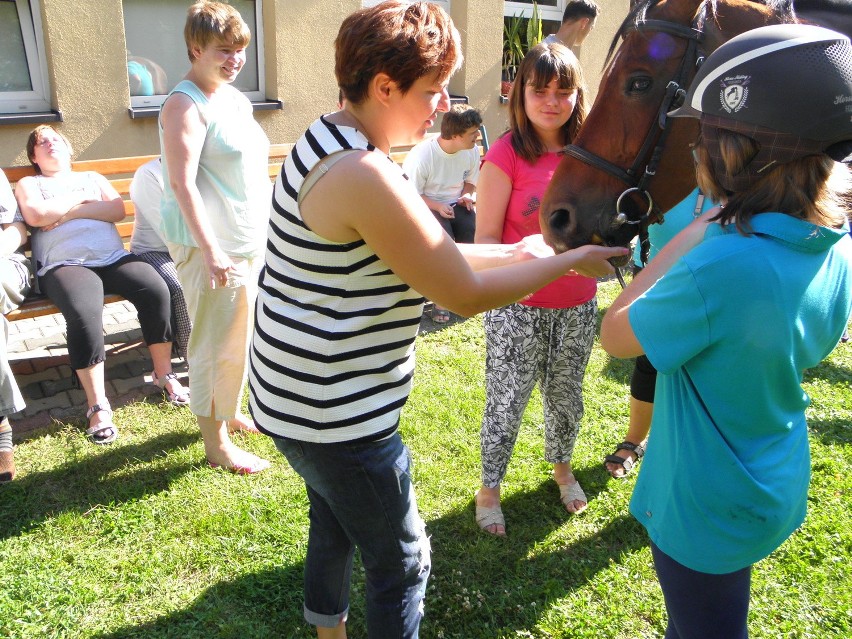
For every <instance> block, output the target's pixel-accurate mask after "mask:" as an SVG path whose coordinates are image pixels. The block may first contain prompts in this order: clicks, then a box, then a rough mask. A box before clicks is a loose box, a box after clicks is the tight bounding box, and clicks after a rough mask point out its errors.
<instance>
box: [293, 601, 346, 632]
mask: <svg viewBox="0 0 852 639" xmlns="http://www.w3.org/2000/svg"><path fill="white" fill-rule="evenodd" d="M304 609H305V621H307V622H308V623H309V624H311V625H312V626H319V627H320V628H337V626H339V625H340V624H341V623H344V622H345V621H346V619H348V618H349V607H348V606H347V608H346V610H344V611H343V612H341V613H340V614H336V615H324V614H321V613H319V612H314V611H313V610H308V607H307V606H304Z"/></svg>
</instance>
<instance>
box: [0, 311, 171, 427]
mask: <svg viewBox="0 0 852 639" xmlns="http://www.w3.org/2000/svg"><path fill="white" fill-rule="evenodd" d="M66 337H67V336H66V332H65V320H64V319H63V318H62V315H60V314H58V313H57V314H54V315H45V316H42V317H35V318H31V319H22V320H17V321H15V322H11V324H10V327H9V344H8V349H9V359H10V362H11V365H12V371H13V372H14V374H15V379H16V380H17V382H18V386H19V387H20V389H21V394H22V395H23V396H24V401H26V403H27V407H26V408H25V409H24V410H23V411H21V412H20V413H17V414H15V415H12V416H10V418H9V419H10V421H11V422H12V427H13V429H14V433H15V439H16V440H18V439H20V438H21V437H22V436H25V435H26V434H27V433H30V432H32V431H35V430H38V429H41V428H45V427H47V426H50V425H51V424H53V423H54V422H56V421H59V422H62V423H67V422H71V421H75V420H79V421H81V422H82V420H83V419H84V417H85V412H86V396H85V393H83V389H82V388H80V386H79V384H78V383H77V378H76V375H74V372H73V371H72V370H71V367H70V366H69V364H68V348H67V345H66ZM104 343H105V345H106V351H107V358H106V362H105V373H106V374H105V377H106V388H107V397H108V398H109V400H110V403H111V404H112V406H113V408H117V407H119V406H123V405H125V404H127V403H129V402H133V401H138V400H139V399H142V398H143V397H148V396H161V394H162V393H161V391H160V390H159V389H158V388H157V387H156V386H154V385H153V384H151V369H152V366H151V358H150V356H149V354H148V349H147V347H146V346H145V343H144V342H143V341H142V331H141V329H140V328H139V321H138V320H137V317H136V309H135V308H134V307H133V305H132V304H130V303H129V302H114V303H112V304H107V305H106V306H105V307H104ZM172 366H173V368H174V370H175V372H176V373H177V374H178V376H179V377H180V378H181V381H182V382H184V383H186V382H187V377H186V373H187V369H186V364H185V363H184V362H183V361H182V360H180V359H175V360H172Z"/></svg>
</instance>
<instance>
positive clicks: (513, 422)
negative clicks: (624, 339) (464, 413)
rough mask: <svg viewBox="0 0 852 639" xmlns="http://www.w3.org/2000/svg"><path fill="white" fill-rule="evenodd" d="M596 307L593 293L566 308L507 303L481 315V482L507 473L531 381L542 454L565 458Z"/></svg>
mask: <svg viewBox="0 0 852 639" xmlns="http://www.w3.org/2000/svg"><path fill="white" fill-rule="evenodd" d="M597 311H598V303H597V300H596V299H591V300H590V301H588V302H586V303H585V304H581V305H580V306H574V307H571V308H539V307H535V306H525V305H523V304H512V305H510V306H505V307H503V308H498V309H495V310H493V311H489V312H488V313H486V314H485V335H486V359H485V413H484V414H483V417H482V429H481V432H480V440H481V441H480V446H481V454H482V484H483V485H484V486H486V487H489V488H495V487H497V486H498V485H499V484H500V482H501V481H502V480H503V477H504V476H505V475H506V469H507V467H508V465H509V459H510V458H511V456H512V450H513V449H514V447H515V441H516V440H517V438H518V430H519V429H520V426H521V418H522V417H523V414H524V410H525V409H526V406H527V402H528V401H529V398H530V394H531V393H532V390H533V388H534V387H535V384H536V382H538V383H539V385H540V390H541V396H542V402H543V404H544V458H545V460H547V461H548V462H550V463H554V464H555V463H565V462H570V461H571V454H572V453H573V451H574V444H575V443H576V441H577V433H578V431H579V427H580V419H581V418H582V416H583V376H584V375H585V372H586V364H588V362H589V356H590V355H591V353H592V345H593V344H594V339H595V327H596V325H597Z"/></svg>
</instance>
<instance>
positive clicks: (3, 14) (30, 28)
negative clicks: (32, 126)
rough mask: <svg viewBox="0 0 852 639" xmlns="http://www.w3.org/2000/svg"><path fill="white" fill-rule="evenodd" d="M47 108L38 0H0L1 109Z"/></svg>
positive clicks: (19, 111) (27, 109) (47, 100)
mask: <svg viewBox="0 0 852 639" xmlns="http://www.w3.org/2000/svg"><path fill="white" fill-rule="evenodd" d="M40 111H50V100H49V95H48V87H47V65H46V64H45V57H44V41H43V39H42V29H41V11H40V8H39V5H38V0H0V113H37V112H40Z"/></svg>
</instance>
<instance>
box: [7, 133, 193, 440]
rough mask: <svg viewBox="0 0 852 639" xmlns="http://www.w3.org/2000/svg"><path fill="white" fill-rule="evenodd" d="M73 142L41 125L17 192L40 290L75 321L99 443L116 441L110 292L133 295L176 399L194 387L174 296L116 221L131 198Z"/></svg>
mask: <svg viewBox="0 0 852 639" xmlns="http://www.w3.org/2000/svg"><path fill="white" fill-rule="evenodd" d="M71 154H72V150H71V144H70V143H69V142H68V140H67V139H66V138H65V136H63V135H62V134H61V133H59V132H58V131H56V130H55V129H53V128H52V127H50V126H46V125H44V126H39V127H36V128H35V129H34V130H33V131H32V133H30V137H29V139H28V140H27V157H28V158H29V160H30V162H31V163H32V165H33V167H34V168H35V171H36V175H34V176H31V177H25V178H22V179H21V180H20V181H19V182H18V184H17V186H16V188H15V196H16V198H17V200H18V206H19V207H20V209H21V213H22V215H23V216H24V220H25V221H26V222H27V224H28V225H29V226H30V230H31V234H32V250H33V261H34V263H35V271H36V276H37V278H38V284H39V286H40V288H41V291H42V292H43V293H45V294H46V295H47V296H48V297H49V298H50V299H51V301H52V302H53V303H54V304H56V306H57V308H59V310H60V311H61V312H62V315H63V317H64V318H65V322H66V324H67V326H68V355H69V359H70V363H71V368H73V369H74V370H75V371H76V372H77V376H78V377H79V379H80V383H81V385H82V386H83V390H84V391H85V393H86V400H87V402H88V410H87V411H86V419H87V420H88V429H87V430H86V435H88V436H89V438H90V439H91V440H92V441H93V442H94V443H96V444H108V443H110V442H113V441H115V438H116V437H117V436H118V429H117V428H116V426H115V424H114V423H113V421H112V410H111V409H110V405H109V401H108V400H107V396H106V389H105V383H104V359H105V351H104V331H103V306H104V294H105V293H108V294H109V293H114V294H118V295H121V296H122V297H124V298H126V299H127V300H128V301H130V302H131V303H132V304H133V305H134V306H135V307H136V310H137V312H138V314H139V324H140V325H141V327H142V335H143V337H144V339H145V343H146V344H147V345H148V349H149V350H150V352H151V359H152V360H153V363H154V372H153V373H152V378H153V381H154V383H155V384H156V385H158V386H159V387H160V388H162V389H163V390H164V391H165V393H166V395H167V397H168V399H169V401H170V402H171V403H172V404H176V405H178V406H183V405H185V404H187V403H188V402H189V393H188V391H187V390H186V389H185V388H184V387H183V386H182V385H181V383H180V382H179V381H178V380H177V377H176V376H175V374H174V372H173V371H172V363H171V351H172V329H171V323H170V314H171V306H170V295H169V289H168V288H167V287H166V284H165V282H164V281H163V279H162V278H161V277H160V276H159V275H158V274H157V272H156V271H155V270H154V269H153V267H151V265H150V264H147V263H145V262H143V261H142V260H141V259H139V258H138V257H137V256H135V255H133V254H132V253H130V252H129V251H127V250H125V248H124V245H123V244H122V242H121V237H120V236H119V234H118V230H117V229H116V227H115V223H116V222H120V221H121V220H122V219H124V203H123V201H122V199H121V196H120V195H119V194H118V192H117V191H116V190H115V189H114V188H113V187H112V185H110V183H109V182H108V181H107V180H106V178H104V177H103V176H102V175H99V174H98V173H95V172H92V171H86V172H75V171H72V170H71Z"/></svg>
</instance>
